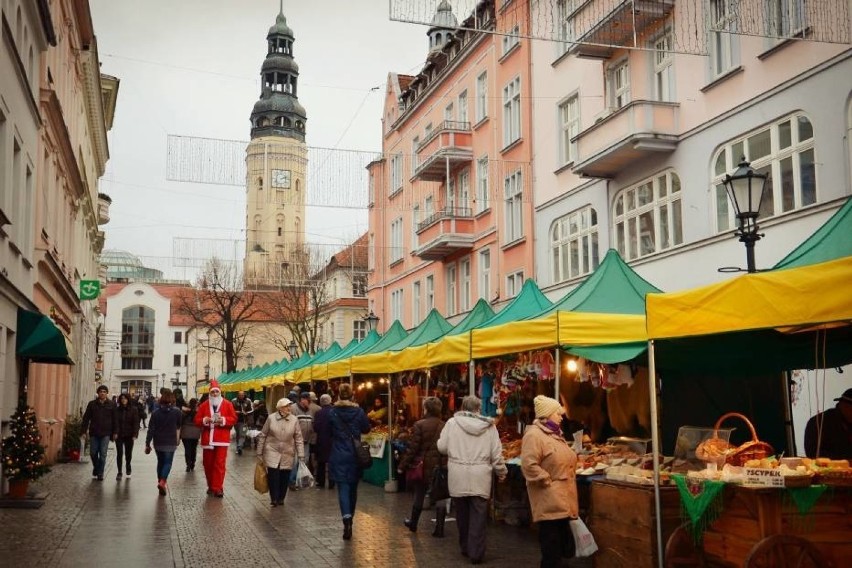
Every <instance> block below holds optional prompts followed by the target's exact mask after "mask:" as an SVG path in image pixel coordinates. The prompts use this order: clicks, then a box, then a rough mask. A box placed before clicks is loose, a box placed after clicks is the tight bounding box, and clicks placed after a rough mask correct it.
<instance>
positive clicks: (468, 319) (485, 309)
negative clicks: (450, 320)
mask: <svg viewBox="0 0 852 568" xmlns="http://www.w3.org/2000/svg"><path fill="white" fill-rule="evenodd" d="M493 317H494V310H492V309H491V306H489V305H488V302H486V301H485V300H484V299H483V298H480V299H479V301H478V302H476V305H474V306H473V309H472V310H470V311H469V312H468V313H467V315H466V316H465V317H464V319H463V320H461V321H460V322H459V323H457V324H456V326H455V327H454V328H453V329H451V330H450V331H448V332H447V335H459V334H461V333H465V332H468V331H470V330H471V329H473V328H475V327H479V326H481V325H482V324H484V323H485V322H487V321H488V320H490V319H491V318H493Z"/></svg>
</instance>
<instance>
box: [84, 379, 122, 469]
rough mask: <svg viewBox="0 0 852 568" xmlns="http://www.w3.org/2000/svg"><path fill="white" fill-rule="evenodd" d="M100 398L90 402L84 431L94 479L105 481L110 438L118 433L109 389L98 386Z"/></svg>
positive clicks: (113, 437) (85, 417)
mask: <svg viewBox="0 0 852 568" xmlns="http://www.w3.org/2000/svg"><path fill="white" fill-rule="evenodd" d="M97 393H98V397H97V398H96V399H95V400H91V401H89V404H88V405H87V406H86V412H85V413H84V414H83V424H82V430H83V432H86V433H87V434H88V436H89V453H90V455H91V457H92V479H97V480H98V481H103V480H104V467H105V466H106V456H107V450H108V449H109V441H110V438H111V439H113V440H115V438H116V435H117V433H118V429H117V424H116V413H115V403H114V402H113V401H111V400H110V399H109V397H108V395H109V388H107V386H106V385H100V386H98V390H97Z"/></svg>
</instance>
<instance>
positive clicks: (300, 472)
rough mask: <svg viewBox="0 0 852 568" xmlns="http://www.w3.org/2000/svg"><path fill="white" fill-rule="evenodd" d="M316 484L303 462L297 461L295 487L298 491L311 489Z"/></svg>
mask: <svg viewBox="0 0 852 568" xmlns="http://www.w3.org/2000/svg"><path fill="white" fill-rule="evenodd" d="M315 483H316V482H315V481H314V476H313V475H312V474H311V470H309V469H308V464H306V463H305V462H304V460H299V465H298V466H297V467H296V487H298V488H299V489H307V488H309V487H313V486H314V484H315Z"/></svg>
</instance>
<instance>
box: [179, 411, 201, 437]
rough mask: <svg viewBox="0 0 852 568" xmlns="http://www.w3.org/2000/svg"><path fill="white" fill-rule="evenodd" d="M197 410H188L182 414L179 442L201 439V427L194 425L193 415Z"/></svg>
mask: <svg viewBox="0 0 852 568" xmlns="http://www.w3.org/2000/svg"><path fill="white" fill-rule="evenodd" d="M196 412H198V410H190V411H188V412H183V413H182V415H183V417H182V423H181V425H180V439H181V440H198V439H200V438H201V426H199V425H197V424H196V423H195V413H196Z"/></svg>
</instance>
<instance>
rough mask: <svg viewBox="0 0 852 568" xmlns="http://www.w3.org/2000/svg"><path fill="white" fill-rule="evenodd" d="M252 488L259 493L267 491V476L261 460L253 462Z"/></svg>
mask: <svg viewBox="0 0 852 568" xmlns="http://www.w3.org/2000/svg"><path fill="white" fill-rule="evenodd" d="M254 490H255V491H257V492H258V493H261V494H262V493H268V492H269V478H268V477H267V473H266V466H265V465H263V462H262V461H261V460H257V463H255V464H254Z"/></svg>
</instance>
